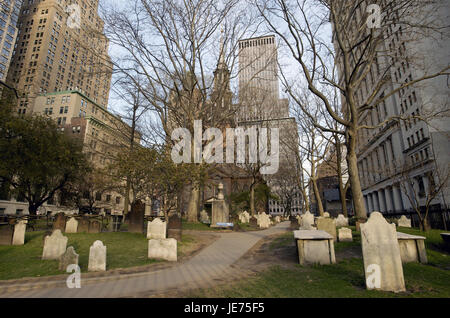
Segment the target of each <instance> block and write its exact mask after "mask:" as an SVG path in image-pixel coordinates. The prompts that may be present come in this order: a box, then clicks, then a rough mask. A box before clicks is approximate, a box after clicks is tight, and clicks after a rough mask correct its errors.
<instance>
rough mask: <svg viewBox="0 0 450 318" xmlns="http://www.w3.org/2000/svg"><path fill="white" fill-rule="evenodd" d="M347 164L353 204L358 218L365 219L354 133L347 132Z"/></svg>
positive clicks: (365, 213)
mask: <svg viewBox="0 0 450 318" xmlns="http://www.w3.org/2000/svg"><path fill="white" fill-rule="evenodd" d="M347 166H348V175H349V179H350V186H351V187H352V198H353V206H354V208H355V215H356V217H357V218H358V220H361V221H365V220H367V212H366V207H365V206H364V197H363V194H362V190H361V183H360V182H359V173H358V163H357V157H356V133H354V132H347Z"/></svg>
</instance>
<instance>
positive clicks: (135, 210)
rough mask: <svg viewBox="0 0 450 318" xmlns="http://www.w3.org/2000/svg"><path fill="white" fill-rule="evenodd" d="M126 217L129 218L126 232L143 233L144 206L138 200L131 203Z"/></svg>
mask: <svg viewBox="0 0 450 318" xmlns="http://www.w3.org/2000/svg"><path fill="white" fill-rule="evenodd" d="M128 217H129V225H128V232H131V233H143V232H144V217H145V204H143V203H142V202H141V201H140V200H137V201H135V202H133V204H132V205H131V211H130V213H129V215H128Z"/></svg>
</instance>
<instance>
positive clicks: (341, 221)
mask: <svg viewBox="0 0 450 318" xmlns="http://www.w3.org/2000/svg"><path fill="white" fill-rule="evenodd" d="M336 226H337V227H342V226H348V218H346V217H345V216H344V214H339V215H338V217H337V219H336Z"/></svg>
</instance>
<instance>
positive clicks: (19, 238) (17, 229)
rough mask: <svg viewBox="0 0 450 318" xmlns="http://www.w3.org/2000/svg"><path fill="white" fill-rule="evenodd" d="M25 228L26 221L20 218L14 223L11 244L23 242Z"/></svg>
mask: <svg viewBox="0 0 450 318" xmlns="http://www.w3.org/2000/svg"><path fill="white" fill-rule="evenodd" d="M26 229H27V221H26V220H20V221H19V222H17V223H16V224H15V225H14V235H13V239H12V245H23V244H25V231H26Z"/></svg>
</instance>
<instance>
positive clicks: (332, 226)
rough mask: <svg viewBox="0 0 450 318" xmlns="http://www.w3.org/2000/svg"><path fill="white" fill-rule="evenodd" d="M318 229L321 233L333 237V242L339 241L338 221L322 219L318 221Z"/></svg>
mask: <svg viewBox="0 0 450 318" xmlns="http://www.w3.org/2000/svg"><path fill="white" fill-rule="evenodd" d="M317 229H318V230H319V231H325V232H327V233H328V234H330V235H331V236H333V240H334V241H335V242H336V241H337V235H336V221H335V220H334V219H331V218H325V217H321V218H318V219H317Z"/></svg>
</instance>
